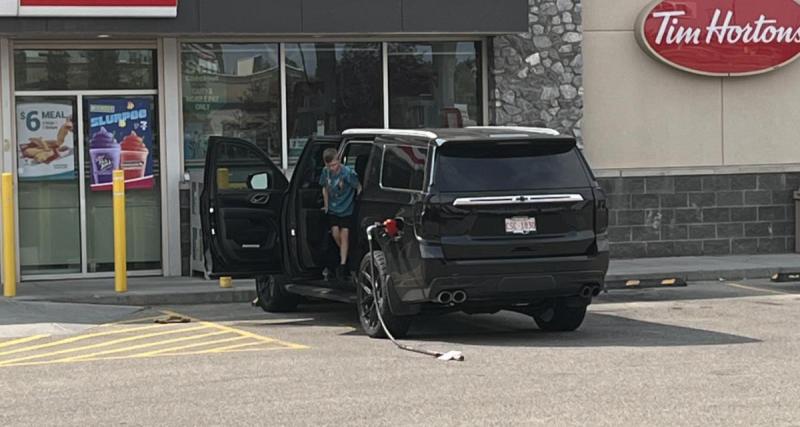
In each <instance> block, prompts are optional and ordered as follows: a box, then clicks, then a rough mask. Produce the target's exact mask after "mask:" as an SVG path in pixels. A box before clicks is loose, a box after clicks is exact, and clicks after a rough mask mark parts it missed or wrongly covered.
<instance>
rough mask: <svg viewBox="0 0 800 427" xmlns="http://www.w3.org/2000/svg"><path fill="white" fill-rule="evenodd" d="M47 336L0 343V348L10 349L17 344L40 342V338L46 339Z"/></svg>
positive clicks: (35, 336)
mask: <svg viewBox="0 0 800 427" xmlns="http://www.w3.org/2000/svg"><path fill="white" fill-rule="evenodd" d="M49 336H50V335H34V336H32V337H25V338H18V339H15V340H11V341H6V342H2V343H0V348H3V347H11V346H12V345H18V344H25V343H26V342H31V341H36V340H40V339H42V338H47V337H49Z"/></svg>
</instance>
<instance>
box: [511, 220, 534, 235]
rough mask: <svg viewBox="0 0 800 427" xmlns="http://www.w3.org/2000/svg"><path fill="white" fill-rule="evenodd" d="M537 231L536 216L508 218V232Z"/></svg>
mask: <svg viewBox="0 0 800 427" xmlns="http://www.w3.org/2000/svg"><path fill="white" fill-rule="evenodd" d="M535 231H536V218H529V217H526V216H525V217H522V216H518V217H513V218H506V233H511V234H530V233H533V232H535Z"/></svg>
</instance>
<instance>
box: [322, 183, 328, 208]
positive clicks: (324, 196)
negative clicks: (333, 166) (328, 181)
mask: <svg viewBox="0 0 800 427" xmlns="http://www.w3.org/2000/svg"><path fill="white" fill-rule="evenodd" d="M322 210H323V211H325V213H327V212H328V187H322Z"/></svg>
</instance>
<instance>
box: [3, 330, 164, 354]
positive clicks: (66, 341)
mask: <svg viewBox="0 0 800 427" xmlns="http://www.w3.org/2000/svg"><path fill="white" fill-rule="evenodd" d="M159 326H160V325H155V326H144V327H141V328H130V329H120V330H116V331H107V332H98V333H94V334H85V335H78V336H76V337H72V338H65V339H63V340H58V341H55V342H51V343H47V344H40V345H35V346H32V347H23V348H17V349H14V350H10V351H5V352H0V356H7V355H9V354H14V353H22V352H28V351H34V350H41V349H43V348H50V347H56V346H59V345H64V344H71V343H74V342H78V341H83V340H87V339H90V338H98V337H104V336H108V335H116V334H125V333H129V332H138V331H144V330H148V329H155V328H158V327H159Z"/></svg>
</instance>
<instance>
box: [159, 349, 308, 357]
mask: <svg viewBox="0 0 800 427" xmlns="http://www.w3.org/2000/svg"><path fill="white" fill-rule="evenodd" d="M308 348H309V347H305V348H288V347H262V348H245V349H242V350H224V351H218V352H216V353H247V352H255V351H271V350H307V349H308ZM216 353H212V352H209V351H206V350H201V351H191V352H186V353H175V354H172V353H164V354H162V356H197V355H199V354H216Z"/></svg>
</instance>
